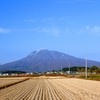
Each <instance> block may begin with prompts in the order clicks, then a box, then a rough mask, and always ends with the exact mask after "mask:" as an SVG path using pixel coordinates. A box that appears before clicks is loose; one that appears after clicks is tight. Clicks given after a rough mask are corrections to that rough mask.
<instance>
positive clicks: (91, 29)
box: [77, 25, 100, 35]
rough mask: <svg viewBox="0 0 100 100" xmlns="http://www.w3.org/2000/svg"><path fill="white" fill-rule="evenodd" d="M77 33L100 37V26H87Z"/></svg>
mask: <svg viewBox="0 0 100 100" xmlns="http://www.w3.org/2000/svg"><path fill="white" fill-rule="evenodd" d="M77 33H80V34H81V33H82V34H89V35H100V26H90V25H87V26H85V27H84V28H81V29H78V30H77Z"/></svg>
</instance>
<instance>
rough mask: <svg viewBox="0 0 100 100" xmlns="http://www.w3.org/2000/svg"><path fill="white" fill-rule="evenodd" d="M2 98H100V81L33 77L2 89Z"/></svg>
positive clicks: (0, 98)
mask: <svg viewBox="0 0 100 100" xmlns="http://www.w3.org/2000/svg"><path fill="white" fill-rule="evenodd" d="M0 100H100V82H98V81H90V80H83V79H74V78H62V77H51V78H50V77H49V78H47V77H39V78H31V79H29V80H27V81H25V82H22V83H18V84H16V85H13V86H10V87H7V88H5V89H1V90H0Z"/></svg>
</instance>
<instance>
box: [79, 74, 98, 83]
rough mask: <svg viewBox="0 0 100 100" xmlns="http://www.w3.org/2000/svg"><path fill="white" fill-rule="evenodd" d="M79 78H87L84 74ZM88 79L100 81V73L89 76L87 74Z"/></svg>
mask: <svg viewBox="0 0 100 100" xmlns="http://www.w3.org/2000/svg"><path fill="white" fill-rule="evenodd" d="M79 78H82V79H86V78H85V76H84V75H83V76H79ZM87 79H88V80H96V81H100V74H94V75H93V74H92V75H88V76H87Z"/></svg>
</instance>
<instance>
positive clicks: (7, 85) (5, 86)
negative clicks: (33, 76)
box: [0, 78, 30, 90]
mask: <svg viewBox="0 0 100 100" xmlns="http://www.w3.org/2000/svg"><path fill="white" fill-rule="evenodd" d="M29 79H30V78H25V79H23V80H20V81H18V82H14V83H10V84H6V85H4V86H1V87H0V90H1V89H4V88H7V87H10V86H12V85H15V84H18V83H21V82H24V81H27V80H29Z"/></svg>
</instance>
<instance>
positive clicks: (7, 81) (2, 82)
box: [0, 77, 27, 89]
mask: <svg viewBox="0 0 100 100" xmlns="http://www.w3.org/2000/svg"><path fill="white" fill-rule="evenodd" d="M25 79H27V78H25V77H16V78H0V89H1V88H2V87H6V86H8V85H11V84H14V83H18V82H21V81H23V80H25Z"/></svg>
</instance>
